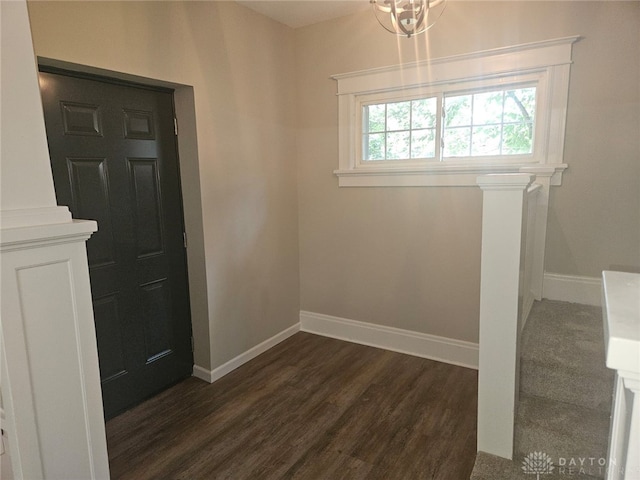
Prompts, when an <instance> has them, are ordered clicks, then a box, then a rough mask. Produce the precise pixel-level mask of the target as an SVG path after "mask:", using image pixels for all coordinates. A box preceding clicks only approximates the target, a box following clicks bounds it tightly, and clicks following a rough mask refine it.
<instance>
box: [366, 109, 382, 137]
mask: <svg viewBox="0 0 640 480" xmlns="http://www.w3.org/2000/svg"><path fill="white" fill-rule="evenodd" d="M385 111H386V108H385V104H384V103H383V104H380V105H367V106H366V107H364V119H365V121H364V123H365V124H364V131H365V133H366V132H384V120H385Z"/></svg>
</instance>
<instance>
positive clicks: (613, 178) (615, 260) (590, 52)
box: [296, 1, 640, 342]
mask: <svg viewBox="0 0 640 480" xmlns="http://www.w3.org/2000/svg"><path fill="white" fill-rule="evenodd" d="M571 35H581V36H583V37H584V38H583V39H582V40H580V41H579V42H578V43H577V44H575V45H574V55H573V58H574V65H573V66H572V72H571V83H570V94H569V95H570V99H569V110H568V116H567V131H566V143H565V162H566V163H568V164H569V169H568V170H567V172H566V173H565V175H564V182H563V185H562V186H560V187H554V188H553V189H552V194H551V207H550V222H549V232H548V240H547V258H546V270H547V271H548V272H554V273H560V274H563V275H581V276H591V277H599V276H600V273H601V270H603V269H608V268H611V267H612V266H624V267H625V268H628V269H639V268H640V140H639V139H640V103H639V102H640V98H639V97H640V71H639V68H640V3H638V2H615V1H614V2H450V3H449V5H448V6H447V8H446V10H445V12H444V14H443V16H442V17H441V18H440V20H439V21H438V23H437V24H436V25H435V26H434V27H433V28H432V29H431V30H430V31H429V32H428V34H427V35H424V36H418V37H415V38H414V39H406V38H398V39H396V38H395V37H394V36H392V35H391V34H389V33H387V32H386V31H384V30H383V29H382V28H381V27H380V26H379V25H378V24H377V22H376V20H375V19H374V17H373V14H372V13H370V12H367V13H363V14H357V15H353V16H349V17H344V18H341V19H337V20H333V21H329V22H324V23H322V24H318V25H313V26H309V27H305V28H301V29H298V30H296V47H297V50H296V54H297V57H296V58H297V65H296V67H297V82H298V83H297V84H298V99H299V101H298V118H299V130H298V178H299V180H298V190H299V202H300V217H299V218H300V219H299V223H300V279H301V308H302V309H303V310H308V311H312V312H318V313H324V314H330V315H335V316H339V317H345V318H349V319H354V320H360V321H365V322H372V323H375V324H381V325H388V326H393V327H399V328H405V329H409V330H415V331H418V332H423V333H429V334H434V335H441V336H445V337H451V338H456V339H461V340H467V341H474V342H475V341H477V336H478V313H479V288H480V285H479V279H480V264H479V255H480V213H481V202H482V199H481V194H480V191H479V190H478V189H475V188H417V187H414V188H338V186H337V185H338V181H337V178H336V177H335V176H334V175H332V170H333V169H335V168H337V166H338V161H337V152H338V145H337V116H338V114H337V100H336V97H335V93H336V85H335V83H334V81H333V80H331V79H330V78H329V77H330V75H332V74H337V73H346V72H350V71H356V70H363V69H368V68H373V67H380V66H386V65H394V64H399V63H402V62H412V61H417V60H425V59H428V58H437V57H443V56H448V55H456V54H463V53H468V52H473V51H479V50H485V49H491V48H497V47H503V46H509V45H515V44H521V43H527V42H533V41H541V40H547V39H553V38H559V37H566V36H571Z"/></svg>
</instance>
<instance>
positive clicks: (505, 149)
mask: <svg viewBox="0 0 640 480" xmlns="http://www.w3.org/2000/svg"><path fill="white" fill-rule="evenodd" d="M502 137H503V138H502V154H503V155H517V154H526V153H531V152H532V151H533V150H532V145H533V125H532V124H530V123H524V122H523V123H516V124H510V125H505V126H504V132H503V134H502Z"/></svg>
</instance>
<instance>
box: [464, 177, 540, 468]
mask: <svg viewBox="0 0 640 480" xmlns="http://www.w3.org/2000/svg"><path fill="white" fill-rule="evenodd" d="M533 178H534V177H533V175H527V174H505V175H486V176H482V177H478V180H477V181H478V185H479V186H480V188H481V189H482V191H483V206H482V254H481V274H480V339H479V343H480V352H479V369H478V370H479V371H478V451H483V452H487V453H490V454H493V455H497V456H499V457H503V458H508V459H511V458H512V457H513V436H514V420H515V418H514V417H515V409H516V405H517V401H518V377H519V371H518V369H519V325H518V318H519V312H518V296H519V290H520V261H521V248H522V228H523V227H522V225H523V209H524V205H525V203H524V196H525V193H526V191H527V188H528V187H529V185H530V184H531V182H532V180H533Z"/></svg>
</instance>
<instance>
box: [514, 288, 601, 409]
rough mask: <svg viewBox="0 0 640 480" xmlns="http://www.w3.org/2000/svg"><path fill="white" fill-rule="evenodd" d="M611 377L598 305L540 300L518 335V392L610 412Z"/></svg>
mask: <svg viewBox="0 0 640 480" xmlns="http://www.w3.org/2000/svg"><path fill="white" fill-rule="evenodd" d="M613 380H614V373H613V372H612V371H611V370H609V369H607V368H606V365H605V350H604V333H603V322H602V311H601V309H600V308H599V307H593V306H588V305H580V304H575V303H567V302H557V301H551V300H543V301H541V302H536V303H535V304H534V306H533V308H532V310H531V314H530V316H529V319H528V320H527V324H526V325H525V328H524V331H523V334H522V345H521V360H520V391H521V393H522V394H525V395H533V396H538V397H545V398H549V399H554V400H558V401H561V402H567V403H573V404H576V405H580V406H583V407H588V408H594V409H598V410H600V411H602V412H610V411H611V398H612V393H613Z"/></svg>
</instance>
